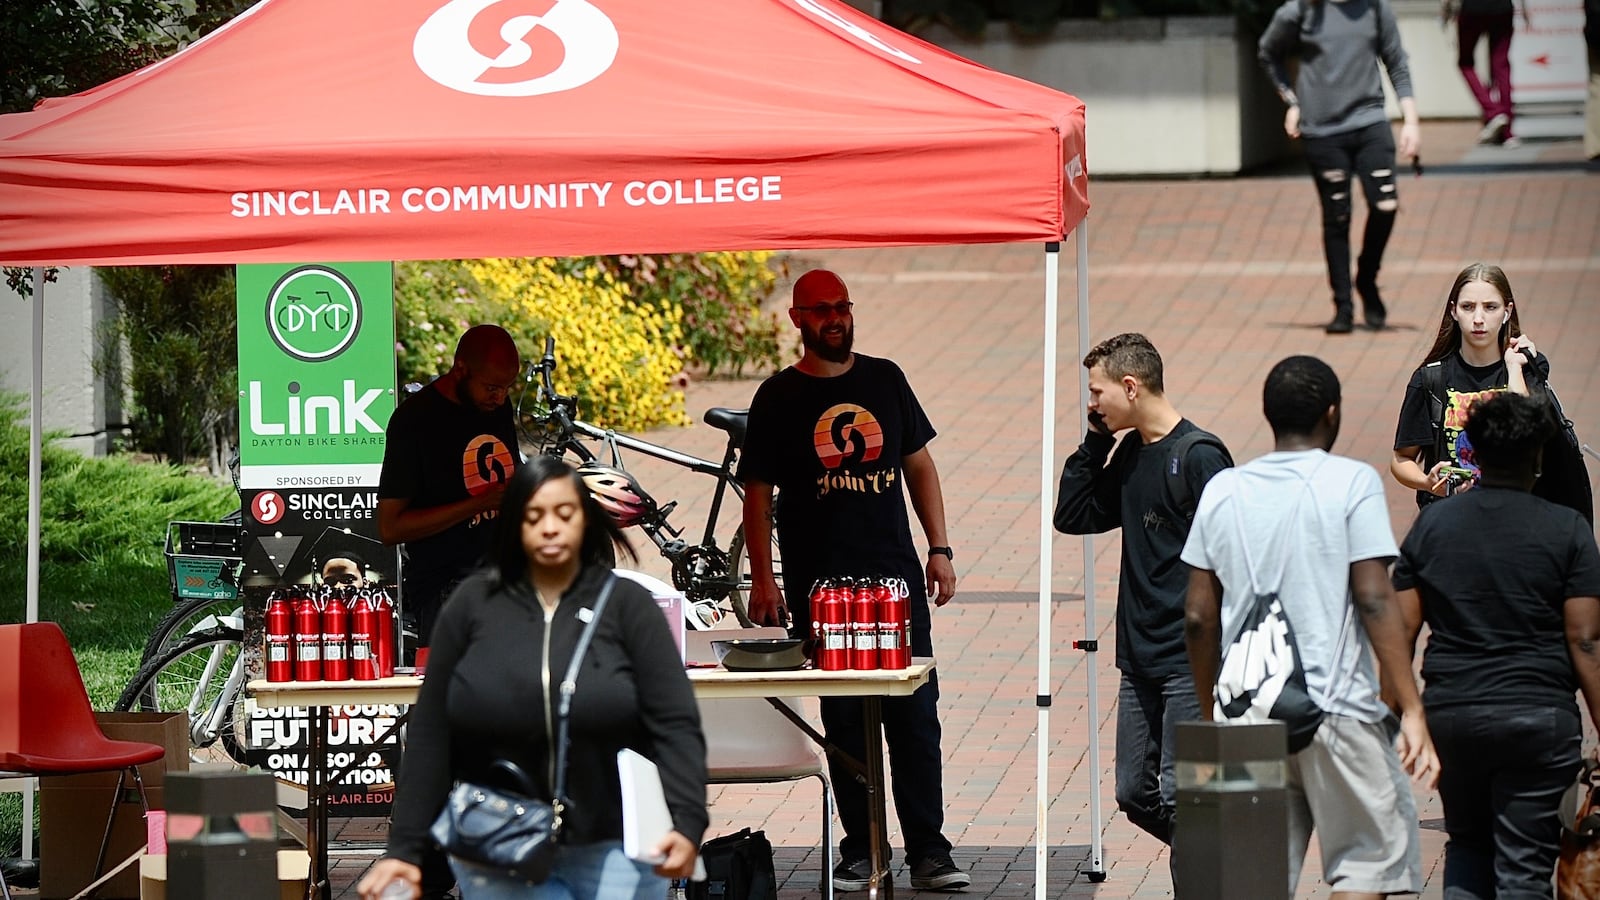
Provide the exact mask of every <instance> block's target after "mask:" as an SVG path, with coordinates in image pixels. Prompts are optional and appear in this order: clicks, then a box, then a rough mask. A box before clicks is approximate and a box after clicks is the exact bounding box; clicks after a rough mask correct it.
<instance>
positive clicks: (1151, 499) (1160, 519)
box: [1055, 419, 1231, 678]
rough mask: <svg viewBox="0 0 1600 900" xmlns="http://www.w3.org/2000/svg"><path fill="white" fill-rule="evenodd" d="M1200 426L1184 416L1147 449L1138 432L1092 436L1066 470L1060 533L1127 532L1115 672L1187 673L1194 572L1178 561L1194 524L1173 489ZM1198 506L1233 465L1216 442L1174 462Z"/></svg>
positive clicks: (1124, 535) (1057, 514)
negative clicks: (1186, 626) (1183, 443)
mask: <svg viewBox="0 0 1600 900" xmlns="http://www.w3.org/2000/svg"><path fill="white" fill-rule="evenodd" d="M1196 429H1197V426H1196V425H1195V424H1194V423H1193V422H1191V421H1189V420H1188V419H1183V420H1181V421H1179V422H1178V424H1177V425H1176V426H1175V427H1173V429H1172V431H1170V432H1168V433H1167V435H1166V437H1163V438H1162V439H1161V440H1159V441H1156V442H1155V443H1153V444H1146V443H1145V442H1144V440H1143V439H1142V438H1141V437H1140V436H1139V432H1138V431H1137V430H1131V431H1129V432H1128V433H1127V434H1125V435H1124V436H1123V437H1122V440H1121V443H1115V447H1116V450H1115V452H1113V451H1112V447H1113V444H1114V442H1116V440H1117V439H1116V438H1114V437H1112V436H1111V435H1108V434H1101V433H1099V432H1094V431H1091V432H1089V434H1088V435H1087V436H1086V437H1085V438H1084V442H1083V445H1082V446H1081V447H1079V448H1078V449H1077V451H1076V452H1074V453H1073V454H1072V455H1071V456H1070V457H1068V458H1067V462H1066V465H1065V466H1063V467H1062V470H1061V491H1060V494H1059V496H1058V498H1057V500H1056V512H1055V526H1056V530H1058V531H1061V532H1064V533H1066V534H1100V533H1102V532H1106V531H1110V530H1111V529H1113V528H1121V529H1122V574H1121V577H1120V579H1119V580H1118V582H1117V668H1118V669H1121V670H1122V671H1124V672H1130V673H1133V674H1136V675H1141V676H1143V677H1146V678H1166V677H1169V676H1172V675H1181V674H1184V673H1186V672H1188V671H1189V654H1188V651H1187V650H1186V649H1185V647H1184V643H1183V601H1184V595H1185V593H1186V592H1187V591H1188V588H1189V567H1188V566H1186V565H1184V563H1183V560H1182V559H1181V558H1180V556H1181V554H1182V553H1183V545H1184V542H1185V541H1187V540H1188V538H1189V521H1188V518H1187V517H1186V516H1185V515H1184V513H1183V510H1181V509H1179V508H1178V506H1177V505H1176V504H1175V501H1174V498H1173V497H1172V496H1171V490H1170V489H1169V488H1168V487H1167V469H1168V467H1170V466H1172V465H1173V464H1174V462H1175V460H1174V459H1173V456H1172V453H1173V450H1174V449H1175V445H1176V444H1177V443H1178V441H1179V440H1180V439H1181V438H1182V437H1183V436H1184V435H1186V434H1188V433H1190V432H1192V431H1195V430H1196ZM1176 464H1177V465H1178V466H1179V467H1180V469H1179V474H1181V475H1182V476H1183V477H1184V479H1185V482H1186V484H1187V485H1188V488H1189V495H1190V496H1191V497H1194V498H1195V499H1196V500H1197V501H1198V499H1199V497H1200V495H1201V493H1202V492H1203V491H1204V490H1205V486H1206V483H1207V482H1209V481H1210V480H1211V478H1212V477H1213V476H1214V475H1216V474H1217V473H1218V472H1220V471H1222V470H1223V469H1225V468H1227V467H1228V466H1229V465H1230V464H1231V463H1230V461H1229V460H1228V458H1227V457H1226V456H1224V455H1223V453H1222V451H1221V450H1219V449H1217V448H1216V447H1215V446H1213V445H1211V444H1196V445H1194V446H1193V447H1192V448H1191V449H1190V450H1189V452H1188V454H1187V458H1186V459H1182V460H1176Z"/></svg>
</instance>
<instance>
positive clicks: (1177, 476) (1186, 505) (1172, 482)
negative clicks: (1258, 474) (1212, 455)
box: [1166, 428, 1233, 525]
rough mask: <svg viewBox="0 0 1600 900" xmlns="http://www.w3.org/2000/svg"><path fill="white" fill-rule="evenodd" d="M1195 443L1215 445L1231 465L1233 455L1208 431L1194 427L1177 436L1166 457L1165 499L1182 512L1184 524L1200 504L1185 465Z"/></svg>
mask: <svg viewBox="0 0 1600 900" xmlns="http://www.w3.org/2000/svg"><path fill="white" fill-rule="evenodd" d="M1197 444H1209V445H1210V446H1212V447H1216V448H1217V450H1218V451H1219V452H1220V453H1221V454H1222V458H1223V459H1225V460H1227V461H1228V465H1230V466H1231V465H1233V455H1232V454H1230V453H1229V452H1228V445H1227V444H1224V443H1223V442H1222V438H1219V437H1217V436H1216V435H1214V434H1212V433H1211V432H1209V431H1206V430H1204V429H1200V428H1196V429H1195V430H1193V431H1191V432H1189V433H1188V434H1186V435H1184V436H1183V437H1180V438H1178V441H1177V443H1175V444H1173V445H1172V454H1171V456H1170V457H1169V458H1168V459H1167V468H1166V475H1167V499H1168V500H1170V501H1171V502H1172V508H1173V509H1175V510H1177V511H1178V512H1180V513H1182V514H1183V521H1184V524H1185V525H1187V524H1188V523H1190V522H1193V521H1194V513H1195V510H1196V509H1198V508H1199V506H1200V498H1199V497H1196V496H1195V495H1194V492H1193V491H1191V490H1189V473H1188V470H1187V468H1186V465H1187V463H1188V460H1189V451H1190V450H1193V449H1194V448H1195V445H1197Z"/></svg>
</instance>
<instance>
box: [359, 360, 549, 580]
mask: <svg viewBox="0 0 1600 900" xmlns="http://www.w3.org/2000/svg"><path fill="white" fill-rule="evenodd" d="M519 460H520V456H519V454H518V451H517V432H516V428H515V427H514V425H513V424H512V415H511V406H510V405H509V404H502V405H501V407H500V408H499V409H496V410H494V411H493V412H488V413H485V412H480V411H479V410H478V409H477V408H476V407H473V406H469V405H467V404H462V403H456V402H454V401H452V400H450V399H448V398H446V397H445V396H444V395H443V394H442V393H440V392H439V389H438V387H437V384H436V383H435V384H430V385H428V386H427V387H424V388H423V389H422V390H420V391H418V392H417V393H416V394H414V395H413V396H412V397H411V398H410V399H408V400H406V401H405V402H404V403H402V404H400V406H398V407H397V408H396V409H395V411H394V415H393V416H391V417H390V419H389V427H388V429H387V431H386V432H385V440H384V452H383V474H382V476H381V477H380V478H379V481H378V499H380V500H391V499H405V500H409V501H410V504H409V508H411V509H428V508H430V507H434V506H443V505H444V504H446V503H455V502H457V501H460V500H465V499H467V498H468V497H470V496H473V495H476V494H478V493H481V492H482V491H485V490H487V489H488V488H489V486H490V485H491V484H493V483H495V482H500V481H509V480H510V478H511V474H512V472H514V471H515V470H516V467H517V465H518V462H519ZM497 516H498V511H496V510H490V511H488V512H483V513H479V514H478V515H476V516H473V517H472V518H470V519H468V520H466V521H464V522H458V523H456V524H455V525H452V526H450V527H449V528H446V529H445V530H444V531H441V532H439V533H438V534H434V535H429V536H428V537H425V538H420V539H418V540H415V541H407V542H406V564H405V584H404V589H405V593H406V602H407V603H408V604H411V603H413V602H418V601H420V602H424V603H426V602H429V600H428V597H429V595H434V594H439V593H442V592H444V591H446V590H448V589H449V588H450V587H452V586H454V585H455V584H456V583H457V582H459V581H460V580H461V579H463V578H465V577H466V576H467V575H468V574H469V573H470V572H471V571H472V570H473V569H474V568H476V567H477V565H478V563H479V562H480V561H481V559H482V558H483V555H484V552H485V551H487V550H488V549H489V544H490V541H491V540H492V536H493V534H494V527H495V519H496V517H497ZM442 599H443V598H442V597H441V598H440V600H441V601H442Z"/></svg>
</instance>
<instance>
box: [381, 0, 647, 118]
mask: <svg viewBox="0 0 1600 900" xmlns="http://www.w3.org/2000/svg"><path fill="white" fill-rule="evenodd" d="M541 5H542V6H545V7H546V9H545V11H544V12H543V13H540V14H538V15H535V14H532V13H529V12H526V10H527V9H528V8H530V7H538V6H541ZM496 7H499V8H498V9H496ZM541 28H542V29H545V30H547V31H548V32H549V33H550V35H553V36H554V37H555V39H556V40H557V41H559V42H560V44H561V55H560V64H559V65H557V66H556V67H555V68H554V69H553V70H552V69H550V68H549V63H551V62H553V61H554V60H553V54H550V53H540V52H536V48H538V47H543V48H544V49H546V50H548V49H550V48H549V45H548V42H547V41H546V40H545V39H544V38H543V36H542V35H540V34H538V29H541ZM617 44H618V38H617V26H616V25H614V24H613V23H612V21H611V19H610V18H608V17H607V16H606V14H605V13H603V12H601V11H600V9H599V8H598V7H596V6H595V5H594V4H593V3H590V2H588V0H539V2H531V3H530V2H525V0H524V2H517V0H450V2H449V3H446V4H445V5H444V6H441V7H439V9H438V11H436V12H435V13H434V14H433V15H431V16H429V17H428V21H426V22H423V23H422V27H421V28H419V29H417V37H416V40H415V41H413V42H412V44H411V55H412V56H413V57H414V58H415V59H416V61H417V67H418V68H420V69H421V70H422V73H423V74H424V75H427V76H428V77H429V78H432V79H433V80H434V81H437V82H439V83H440V84H442V85H444V86H445V87H447V88H450V89H451V90H457V91H461V92H462V93H465V94H479V95H482V96H485V97H532V96H535V95H538V94H554V93H559V92H561V91H570V90H572V89H573V88H576V87H582V86H583V85H585V84H588V83H589V82H591V81H593V80H595V79H596V78H598V77H600V75H601V74H602V73H604V72H605V71H606V70H607V69H609V68H611V63H612V62H613V61H614V60H615V59H616V58H617ZM486 51H488V52H486ZM490 53H493V55H489V54H490ZM519 70H522V71H526V72H528V73H529V76H528V77H525V78H518V77H517V75H518V73H519Z"/></svg>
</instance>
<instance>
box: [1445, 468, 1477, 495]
mask: <svg viewBox="0 0 1600 900" xmlns="http://www.w3.org/2000/svg"><path fill="white" fill-rule="evenodd" d="M1439 474H1440V475H1443V476H1444V478H1445V481H1446V482H1447V483H1448V484H1449V489H1448V490H1449V492H1450V493H1452V494H1453V493H1455V491H1456V488H1459V487H1461V486H1462V485H1464V484H1466V483H1467V482H1469V481H1471V480H1472V479H1474V478H1476V477H1477V474H1478V473H1476V472H1474V471H1472V470H1471V469H1466V468H1462V467H1461V466H1440V467H1439Z"/></svg>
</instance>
